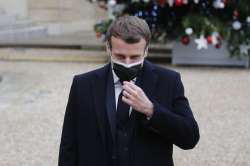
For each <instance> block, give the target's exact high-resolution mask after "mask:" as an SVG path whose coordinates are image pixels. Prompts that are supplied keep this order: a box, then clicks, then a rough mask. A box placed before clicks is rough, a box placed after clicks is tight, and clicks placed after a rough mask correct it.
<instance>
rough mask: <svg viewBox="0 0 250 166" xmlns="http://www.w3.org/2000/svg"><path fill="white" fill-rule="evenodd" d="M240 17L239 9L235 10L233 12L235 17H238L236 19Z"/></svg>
mask: <svg viewBox="0 0 250 166" xmlns="http://www.w3.org/2000/svg"><path fill="white" fill-rule="evenodd" d="M239 15H240V13H239V11H238V10H237V9H235V10H234V11H233V16H234V17H236V18H238V17H239Z"/></svg>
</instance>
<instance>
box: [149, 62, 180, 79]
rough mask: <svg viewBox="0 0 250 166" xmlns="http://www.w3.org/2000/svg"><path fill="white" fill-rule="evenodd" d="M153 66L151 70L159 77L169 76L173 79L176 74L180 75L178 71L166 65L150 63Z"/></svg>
mask: <svg viewBox="0 0 250 166" xmlns="http://www.w3.org/2000/svg"><path fill="white" fill-rule="evenodd" d="M151 65H152V67H153V71H154V73H155V74H157V75H158V76H159V77H166V78H170V79H175V78H176V77H177V76H179V75H180V73H179V72H177V71H175V70H173V69H170V68H167V67H163V66H159V65H155V64H151Z"/></svg>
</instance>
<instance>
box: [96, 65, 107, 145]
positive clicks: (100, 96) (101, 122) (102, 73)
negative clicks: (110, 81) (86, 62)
mask: <svg viewBox="0 0 250 166" xmlns="http://www.w3.org/2000/svg"><path fill="white" fill-rule="evenodd" d="M108 69H109V65H106V66H104V67H103V68H101V69H100V70H98V71H97V72H96V73H95V77H94V79H93V80H92V92H93V97H94V108H95V110H94V111H95V112H96V116H97V122H98V126H99V129H100V134H101V137H102V141H103V145H104V147H105V146H106V144H105V143H106V140H105V123H106V122H105V120H106V100H105V98H106V83H107V74H108Z"/></svg>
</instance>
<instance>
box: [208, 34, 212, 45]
mask: <svg viewBox="0 0 250 166" xmlns="http://www.w3.org/2000/svg"><path fill="white" fill-rule="evenodd" d="M207 43H208V44H212V36H211V35H208V36H207Z"/></svg>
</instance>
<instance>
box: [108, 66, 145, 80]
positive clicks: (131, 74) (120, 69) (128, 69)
mask: <svg viewBox="0 0 250 166" xmlns="http://www.w3.org/2000/svg"><path fill="white" fill-rule="evenodd" d="M142 63H143V62H140V63H135V64H131V65H124V64H121V63H117V62H114V61H112V64H113V70H114V72H115V74H116V75H117V77H119V79H120V81H122V82H123V81H130V80H133V79H134V78H135V77H136V76H137V75H138V73H139V72H140V71H141V69H142Z"/></svg>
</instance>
